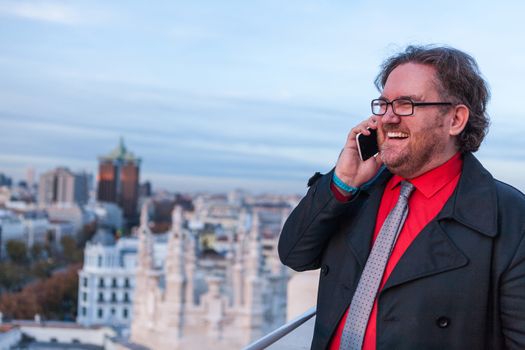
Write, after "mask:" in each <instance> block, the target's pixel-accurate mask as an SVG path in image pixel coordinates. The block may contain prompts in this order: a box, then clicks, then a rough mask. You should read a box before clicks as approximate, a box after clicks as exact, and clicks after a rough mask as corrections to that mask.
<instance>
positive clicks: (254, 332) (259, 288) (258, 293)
mask: <svg viewBox="0 0 525 350" xmlns="http://www.w3.org/2000/svg"><path fill="white" fill-rule="evenodd" d="M248 237H249V238H248V251H247V252H246V255H245V257H244V266H245V286H244V297H243V299H244V307H243V316H244V317H243V322H242V326H241V327H243V328H244V332H245V335H246V337H247V339H246V340H247V341H248V342H249V341H252V340H254V339H257V338H260V337H261V336H262V335H263V334H264V333H263V332H264V331H265V330H264V329H262V328H263V325H264V319H263V315H264V309H263V295H262V293H263V289H264V288H263V287H264V281H263V278H262V276H261V273H262V245H261V237H260V234H259V214H258V212H257V211H255V210H254V211H253V212H252V220H251V230H250V233H249V235H248Z"/></svg>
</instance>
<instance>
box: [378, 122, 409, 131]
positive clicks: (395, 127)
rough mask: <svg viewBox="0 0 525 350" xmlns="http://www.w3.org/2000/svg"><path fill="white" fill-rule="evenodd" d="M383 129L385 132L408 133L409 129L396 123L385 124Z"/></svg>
mask: <svg viewBox="0 0 525 350" xmlns="http://www.w3.org/2000/svg"><path fill="white" fill-rule="evenodd" d="M382 129H383V132H389V131H393V132H404V133H408V131H407V130H403V129H402V128H400V127H399V125H396V124H383V125H382Z"/></svg>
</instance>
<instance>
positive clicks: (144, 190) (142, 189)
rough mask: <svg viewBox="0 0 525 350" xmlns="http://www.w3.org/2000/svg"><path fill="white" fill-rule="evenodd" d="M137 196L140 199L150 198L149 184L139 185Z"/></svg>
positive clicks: (147, 182)
mask: <svg viewBox="0 0 525 350" xmlns="http://www.w3.org/2000/svg"><path fill="white" fill-rule="evenodd" d="M139 196H140V197H151V182H149V181H146V182H143V183H141V184H140V186H139Z"/></svg>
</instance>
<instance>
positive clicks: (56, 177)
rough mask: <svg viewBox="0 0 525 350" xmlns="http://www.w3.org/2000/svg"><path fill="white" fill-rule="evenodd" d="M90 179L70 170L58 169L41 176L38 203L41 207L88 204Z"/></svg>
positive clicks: (83, 174)
mask: <svg viewBox="0 0 525 350" xmlns="http://www.w3.org/2000/svg"><path fill="white" fill-rule="evenodd" d="M88 183H89V177H88V175H87V174H86V173H73V172H72V171H70V170H69V169H68V168H63V167H60V168H56V169H53V170H50V171H48V172H46V173H44V174H42V175H41V176H40V186H39V191H38V202H39V204H40V205H41V206H46V205H50V204H56V203H69V204H73V203H76V204H80V205H83V204H86V203H87V201H88V198H89V197H88V196H89V184H88Z"/></svg>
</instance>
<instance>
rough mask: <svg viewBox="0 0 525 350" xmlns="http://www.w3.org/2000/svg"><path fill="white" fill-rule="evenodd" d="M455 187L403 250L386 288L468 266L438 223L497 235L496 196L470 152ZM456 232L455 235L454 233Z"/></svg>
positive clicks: (487, 176)
mask: <svg viewBox="0 0 525 350" xmlns="http://www.w3.org/2000/svg"><path fill="white" fill-rule="evenodd" d="M463 161H464V162H463V170H462V173H461V177H460V180H459V183H458V186H457V188H456V190H455V191H454V193H453V194H452V196H450V198H449V199H448V200H447V202H446V204H445V206H444V207H443V209H442V210H441V212H440V213H439V214H438V215H437V217H436V218H435V219H434V220H432V221H431V222H430V223H429V224H428V225H427V226H426V227H425V228H424V229H423V230H422V231H421V232H420V233H419V235H418V236H417V237H416V238H415V239H414V241H413V242H412V244H411V245H410V246H409V247H408V248H407V250H406V251H405V253H404V254H403V256H402V257H401V259H400V260H399V262H398V263H397V265H396V267H395V268H394V270H393V271H392V273H391V275H390V276H389V278H388V281H387V282H386V284H385V286H384V288H383V291H385V290H387V289H388V288H392V287H394V286H397V285H400V284H402V283H406V282H409V281H412V280H415V279H419V278H423V277H426V276H430V275H434V274H437V273H441V272H445V271H449V270H453V269H457V268H460V267H463V266H465V265H467V264H468V261H469V260H468V257H467V256H465V254H464V253H463V252H462V251H461V250H460V249H459V248H457V246H456V245H455V244H454V243H453V242H452V240H451V237H452V236H449V235H450V234H452V232H446V231H445V230H443V228H442V227H445V226H444V225H442V224H440V221H441V220H445V219H446V220H454V221H456V222H458V223H460V224H461V225H463V226H466V227H468V228H470V229H472V230H474V231H477V232H478V233H479V234H482V235H486V236H489V237H494V236H495V235H496V234H497V209H496V208H497V195H496V189H495V185H494V179H493V178H492V176H491V175H490V173H489V172H488V171H487V170H485V169H484V168H483V166H482V165H481V164H480V163H479V162H478V160H477V159H476V158H475V157H474V156H473V155H472V154H470V153H468V154H465V156H464V159H463ZM457 233H458V232H456V234H457Z"/></svg>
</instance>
